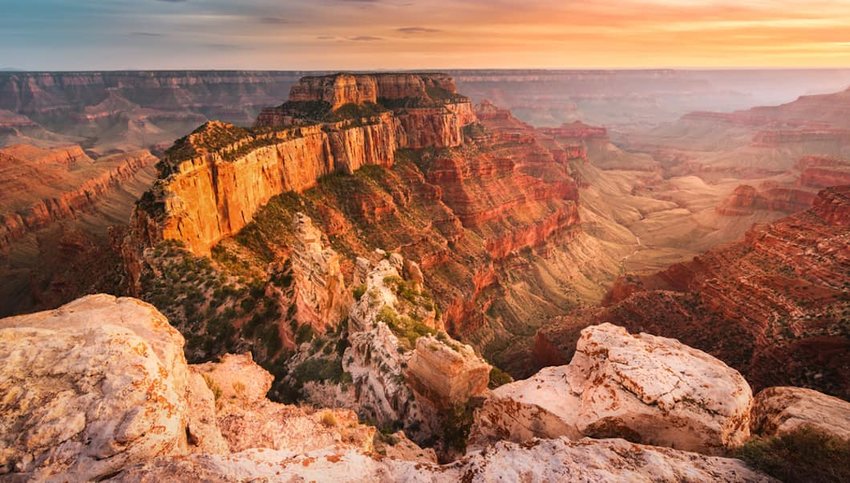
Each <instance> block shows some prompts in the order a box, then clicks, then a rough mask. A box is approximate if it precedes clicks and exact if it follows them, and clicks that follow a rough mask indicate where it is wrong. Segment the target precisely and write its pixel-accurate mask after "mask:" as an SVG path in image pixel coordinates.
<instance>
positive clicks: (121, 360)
mask: <svg viewBox="0 0 850 483" xmlns="http://www.w3.org/2000/svg"><path fill="white" fill-rule="evenodd" d="M182 348H183V337H182V336H181V335H180V333H179V332H177V331H176V330H175V329H174V328H172V327H171V326H170V325H169V324H168V321H167V320H166V319H165V317H164V316H163V315H162V314H160V313H159V312H157V310H156V309H155V308H154V307H153V306H151V305H148V304H146V303H143V302H140V301H138V300H135V299H128V298H115V297H112V296H109V295H93V296H89V297H84V298H82V299H79V300H77V301H74V302H72V303H70V304H67V305H65V306H63V307H61V308H59V309H56V310H51V311H46V312H39V313H36V314H31V315H24V316H20V317H11V318H7V319H3V320H0V394H2V395H3V396H2V397H0V474H2V473H21V474H23V475H24V476H26V477H30V478H35V479H43V478H46V477H48V476H50V477H53V478H56V479H69V478H70V479H73V480H77V479H80V480H88V479H97V478H100V477H103V476H105V475H109V474H113V473H115V472H116V471H118V470H120V469H121V468H124V467H126V466H128V465H132V464H136V463H140V462H144V461H148V460H150V459H152V458H154V457H156V456H160V455H164V454H175V453H176V454H179V453H183V452H185V448H186V432H185V425H186V419H187V416H186V400H185V393H186V387H187V378H188V372H187V366H186V361H185V359H184V358H183V350H182ZM71 475H73V478H71Z"/></svg>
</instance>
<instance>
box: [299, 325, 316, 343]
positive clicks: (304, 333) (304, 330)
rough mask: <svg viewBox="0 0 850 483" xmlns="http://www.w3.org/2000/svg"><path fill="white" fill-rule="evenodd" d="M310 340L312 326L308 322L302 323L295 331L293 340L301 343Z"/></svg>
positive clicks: (311, 337)
mask: <svg viewBox="0 0 850 483" xmlns="http://www.w3.org/2000/svg"><path fill="white" fill-rule="evenodd" d="M311 340H313V327H312V326H311V325H310V324H304V325H302V326H300V327H298V330H297V331H296V332H295V342H296V343H298V344H303V343H304V342H310V341H311Z"/></svg>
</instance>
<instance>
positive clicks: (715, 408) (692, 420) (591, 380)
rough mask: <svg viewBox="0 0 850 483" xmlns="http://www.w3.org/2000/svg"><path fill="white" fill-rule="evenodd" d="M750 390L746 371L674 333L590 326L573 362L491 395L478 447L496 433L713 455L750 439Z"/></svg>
mask: <svg viewBox="0 0 850 483" xmlns="http://www.w3.org/2000/svg"><path fill="white" fill-rule="evenodd" d="M752 400H753V397H752V391H751V390H750V387H749V385H748V384H747V382H746V381H745V380H744V378H743V377H741V375H740V374H739V373H738V372H737V371H735V370H734V369H731V368H730V367H728V366H727V365H726V364H724V363H723V362H721V361H719V360H718V359H715V358H714V357H712V356H710V355H708V354H706V353H704V352H702V351H699V350H697V349H693V348H691V347H688V346H686V345H684V344H682V343H680V342H679V341H677V340H675V339H667V338H663V337H655V336H652V335H648V334H638V335H630V334H629V333H628V332H626V330H625V329H623V328H622V327H617V326H614V325H611V324H601V325H597V326H592V327H588V328H586V329H584V330H583V331H582V333H581V337H580V338H579V340H578V344H577V347H576V354H575V356H574V357H573V360H572V361H571V362H570V364H569V365H567V366H559V367H547V368H545V369H543V370H541V371H540V372H539V373H537V374H536V375H535V376H533V377H531V378H530V379H526V380H523V381H517V382H514V383H511V384H507V385H505V386H502V387H500V388H498V389H496V390H495V391H493V396H492V397H491V398H490V399H489V400H488V401H487V402H486V403H485V405H484V406H483V407H482V408H481V409H480V410H479V411H478V412H477V413H476V422H475V425H474V426H473V430H472V434H471V438H472V445H473V447H481V446H482V445H484V444H486V443H487V442H488V441H492V440H494V439H511V440H513V441H525V440H527V439H529V438H531V437H553V436H568V437H571V438H573V439H576V438H579V437H581V436H591V437H596V438H606V437H622V438H626V439H628V440H631V441H635V442H640V443H647V444H654V445H658V446H669V447H672V448H676V449H684V450H688V451H698V452H702V453H709V454H716V453H720V452H722V451H723V450H724V449H726V448H732V447H737V446H740V445H741V444H743V443H744V442H745V441H746V439H747V438H748V437H749V418H750V416H749V415H750V407H751V405H752Z"/></svg>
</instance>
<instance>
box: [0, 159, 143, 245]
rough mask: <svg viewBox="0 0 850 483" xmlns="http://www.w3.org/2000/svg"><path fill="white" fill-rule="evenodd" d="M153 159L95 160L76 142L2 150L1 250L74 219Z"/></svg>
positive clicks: (0, 184)
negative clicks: (42, 230) (49, 227)
mask: <svg viewBox="0 0 850 483" xmlns="http://www.w3.org/2000/svg"><path fill="white" fill-rule="evenodd" d="M155 162H156V158H155V157H154V156H152V155H151V154H150V153H149V152H147V151H135V152H131V153H127V154H119V155H114V156H110V157H107V158H103V159H99V160H98V161H97V162H95V161H94V160H92V159H90V158H89V157H88V156H87V155H86V154H85V153H84V152H83V150H82V148H80V147H79V146H66V147H62V148H57V149H39V148H35V147H33V146H25V145H17V146H11V147H9V148H5V149H2V150H0V175H2V181H1V182H0V187H2V188H3V192H4V193H3V195H2V196H0V208H2V214H0V250H4V249H6V248H8V247H9V245H10V244H11V243H12V242H13V241H15V240H18V239H20V238H22V237H24V236H25V235H26V234H27V233H32V232H35V231H37V230H39V229H41V228H44V227H46V226H48V225H50V224H51V223H54V222H58V221H61V220H65V219H70V218H74V217H76V216H77V215H79V214H80V213H82V212H84V211H85V210H87V209H89V208H91V207H92V206H93V205H94V204H95V203H96V202H97V201H98V200H99V199H101V198H102V197H103V196H104V195H105V194H106V193H108V192H109V191H111V190H115V189H118V188H119V187H120V186H121V185H122V183H124V182H126V181H127V180H129V179H131V178H133V177H134V176H136V175H137V173H139V172H140V171H144V170H146V169H148V168H150V167H152V166H153V164H154V163H155Z"/></svg>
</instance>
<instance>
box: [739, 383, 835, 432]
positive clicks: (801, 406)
mask: <svg viewBox="0 0 850 483" xmlns="http://www.w3.org/2000/svg"><path fill="white" fill-rule="evenodd" d="M750 424H751V427H752V431H753V433H755V434H758V435H761V436H782V435H785V434H788V433H793V432H794V431H796V430H798V429H800V428H803V427H811V428H814V429H817V430H819V431H821V432H823V433H826V434H830V435H833V436H835V437H837V438H840V439H846V440H850V403H849V402H847V401H844V400H842V399H838V398H836V397H832V396H827V395H826V394H823V393H820V392H817V391H813V390H811V389H805V388H802V387H788V386H784V387H782V386H780V387H770V388H767V389H765V390H763V391H761V392H760V393H758V394H757V395H756V397H755V402H754V406H753V415H752V421H751V423H750Z"/></svg>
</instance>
